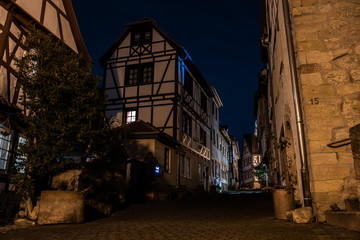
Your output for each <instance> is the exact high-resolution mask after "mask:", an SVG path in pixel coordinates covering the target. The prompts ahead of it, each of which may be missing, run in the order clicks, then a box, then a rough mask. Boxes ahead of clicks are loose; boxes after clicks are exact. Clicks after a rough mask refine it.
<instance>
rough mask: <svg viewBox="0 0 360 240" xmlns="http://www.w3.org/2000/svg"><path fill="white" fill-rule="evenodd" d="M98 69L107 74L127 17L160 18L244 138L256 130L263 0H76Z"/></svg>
mask: <svg viewBox="0 0 360 240" xmlns="http://www.w3.org/2000/svg"><path fill="white" fill-rule="evenodd" d="M72 2H73V6H74V9H75V13H76V16H77V20H78V23H79V26H80V30H81V33H82V36H83V38H84V41H85V44H86V46H87V49H88V51H89V53H90V56H91V58H92V60H93V62H94V63H95V66H94V68H93V72H94V73H96V74H98V75H99V76H102V75H103V69H102V68H101V66H100V64H99V62H98V59H99V58H100V57H101V56H102V55H103V53H104V52H105V51H106V50H107V49H108V48H109V47H110V46H111V44H112V43H114V42H115V40H116V39H117V38H118V37H119V36H120V34H121V33H122V31H123V30H124V29H125V25H126V24H127V23H132V22H135V21H137V20H139V19H141V18H143V17H150V18H152V19H154V20H155V21H156V23H157V25H158V26H159V27H160V29H162V30H163V31H164V32H165V34H167V35H168V36H169V37H171V38H172V39H173V40H175V42H177V43H178V44H180V45H181V46H183V47H184V48H185V49H186V50H187V51H188V53H189V54H190V56H191V57H192V59H193V61H194V63H195V65H196V66H197V67H198V68H199V70H200V71H201V73H202V74H203V76H204V77H205V79H206V80H207V81H208V82H210V83H211V84H213V85H214V86H215V88H216V90H217V91H218V93H219V95H220V98H221V100H222V102H223V104H224V106H223V107H222V108H221V109H220V124H221V125H228V126H229V134H231V135H234V136H235V137H236V139H237V140H238V142H239V144H240V145H241V143H242V134H244V133H248V132H253V131H254V121H255V119H254V117H253V99H254V93H255V91H256V88H257V80H258V73H259V71H260V70H261V68H262V67H263V66H264V65H263V63H261V61H260V53H259V52H260V45H259V44H260V43H259V41H260V40H259V39H260V1H259V0H251V1H239V0H232V1H215V0H207V1H205V0H192V1H189V0H185V1H169V0H167V1H166V0H151V1H150V0H148V1H143V0H136V1H135V0H106V1H98V0H87V1H72Z"/></svg>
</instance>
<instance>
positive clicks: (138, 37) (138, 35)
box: [131, 29, 152, 45]
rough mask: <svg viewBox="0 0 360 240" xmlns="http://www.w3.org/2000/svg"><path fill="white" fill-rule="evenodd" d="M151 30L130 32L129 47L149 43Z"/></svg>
mask: <svg viewBox="0 0 360 240" xmlns="http://www.w3.org/2000/svg"><path fill="white" fill-rule="evenodd" d="M151 37H152V34H151V29H143V30H137V31H134V32H132V34H131V45H140V44H146V43H151Z"/></svg>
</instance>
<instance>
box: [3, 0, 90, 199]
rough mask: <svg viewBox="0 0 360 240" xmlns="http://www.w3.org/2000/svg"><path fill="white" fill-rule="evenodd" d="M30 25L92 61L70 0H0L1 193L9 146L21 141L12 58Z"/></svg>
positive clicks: (5, 183) (18, 92) (20, 50)
mask: <svg viewBox="0 0 360 240" xmlns="http://www.w3.org/2000/svg"><path fill="white" fill-rule="evenodd" d="M30 25H35V26H36V27H37V28H38V29H41V30H43V31H44V32H47V33H50V34H53V35H54V36H56V37H57V38H59V39H61V40H62V41H63V42H64V43H65V44H66V45H67V46H69V47H70V48H71V49H72V50H74V51H75V52H76V53H79V54H82V56H83V57H84V59H85V60H86V61H88V62H90V61H91V59H90V56H89V54H88V52H87V50H86V47H85V44H84V42H83V40H82V37H81V34H80V30H79V26H78V24H77V20H76V17H75V13H74V10H73V7H72V3H71V0H31V1H30V0H0V192H1V191H4V190H6V189H8V184H9V183H8V178H7V174H8V170H9V159H10V158H11V157H13V156H11V154H10V152H11V151H10V149H12V148H14V147H16V146H17V145H18V142H19V141H23V140H24V138H22V137H21V135H20V133H19V132H18V131H16V123H15V122H14V120H13V116H14V113H15V112H18V111H22V109H21V106H20V105H19V103H18V100H19V97H20V96H21V94H22V93H21V86H20V85H19V83H18V82H17V69H16V66H15V58H21V57H22V56H23V54H25V53H24V50H23V48H24V46H23V44H24V42H25V40H26V37H27V34H28V30H27V29H28V28H29V26H30Z"/></svg>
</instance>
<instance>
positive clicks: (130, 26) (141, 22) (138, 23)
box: [99, 17, 214, 97]
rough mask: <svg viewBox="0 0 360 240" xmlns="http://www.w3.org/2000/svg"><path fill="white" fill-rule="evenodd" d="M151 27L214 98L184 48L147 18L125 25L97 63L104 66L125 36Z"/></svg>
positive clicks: (207, 84) (208, 85)
mask: <svg viewBox="0 0 360 240" xmlns="http://www.w3.org/2000/svg"><path fill="white" fill-rule="evenodd" d="M145 27H152V28H154V29H155V30H156V31H157V32H158V33H159V34H160V36H162V37H163V38H164V39H165V40H166V41H167V42H168V43H169V44H170V45H171V46H172V47H173V48H174V49H175V50H176V51H177V53H178V55H179V56H180V57H181V58H182V59H183V61H184V63H185V64H186V66H187V67H188V68H189V70H190V72H191V73H192V74H193V75H194V77H195V78H196V80H197V81H198V82H199V83H200V84H201V87H202V88H203V89H204V91H205V92H206V93H207V94H208V96H209V97H214V92H213V91H212V90H211V87H210V84H209V83H208V82H207V81H206V80H205V78H204V77H203V75H202V74H201V72H200V71H199V69H198V68H197V67H196V66H195V64H194V63H193V61H192V59H191V57H190V55H189V54H188V52H187V51H186V50H185V48H184V47H182V46H181V45H179V44H178V43H176V42H175V41H174V40H173V39H172V38H171V37H169V36H168V35H166V34H165V33H164V32H163V31H162V30H161V29H160V28H159V27H158V26H157V24H156V22H155V21H154V20H153V19H151V18H148V17H145V18H142V19H140V20H138V21H136V22H133V23H129V24H127V25H126V27H125V30H124V31H123V32H122V33H121V35H120V36H119V37H118V39H116V41H115V42H114V43H113V44H112V45H111V46H110V48H109V49H108V50H107V51H106V52H105V53H104V54H103V55H102V56H101V57H100V59H99V62H100V63H101V65H102V66H104V65H105V64H106V60H107V59H109V58H110V57H111V56H112V54H113V53H114V51H115V50H116V48H117V47H118V46H119V45H120V44H121V43H122V42H123V41H124V39H125V38H126V36H128V34H130V33H131V31H132V30H134V29H139V28H145Z"/></svg>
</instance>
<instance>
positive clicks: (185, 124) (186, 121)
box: [182, 112, 191, 136]
mask: <svg viewBox="0 0 360 240" xmlns="http://www.w3.org/2000/svg"><path fill="white" fill-rule="evenodd" d="M182 131H183V132H184V133H186V134H187V135H189V136H191V118H190V116H189V115H188V114H187V113H185V112H183V118H182Z"/></svg>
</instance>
